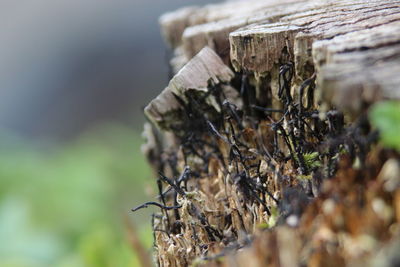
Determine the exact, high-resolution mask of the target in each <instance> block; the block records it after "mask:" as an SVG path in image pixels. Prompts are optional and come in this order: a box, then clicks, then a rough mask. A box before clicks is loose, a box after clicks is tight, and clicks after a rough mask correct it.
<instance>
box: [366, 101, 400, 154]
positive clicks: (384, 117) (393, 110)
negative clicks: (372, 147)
mask: <svg viewBox="0 0 400 267" xmlns="http://www.w3.org/2000/svg"><path fill="white" fill-rule="evenodd" d="M369 117H370V120H371V123H372V125H373V126H374V127H376V128H377V129H378V130H379V132H380V138H381V141H382V143H383V145H384V146H386V147H388V148H394V149H397V150H398V151H400V101H385V102H379V103H376V104H375V105H373V106H372V108H371V109H370V111H369Z"/></svg>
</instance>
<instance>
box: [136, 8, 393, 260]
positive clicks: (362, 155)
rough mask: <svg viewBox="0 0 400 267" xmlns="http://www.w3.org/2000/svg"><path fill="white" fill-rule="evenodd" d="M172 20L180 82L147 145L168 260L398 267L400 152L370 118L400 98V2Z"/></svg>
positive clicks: (169, 27)
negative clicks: (374, 109)
mask: <svg viewBox="0 0 400 267" xmlns="http://www.w3.org/2000/svg"><path fill="white" fill-rule="evenodd" d="M160 23H161V28H162V32H163V34H164V36H165V38H166V40H167V42H168V43H169V45H170V46H171V48H172V49H174V51H175V52H174V53H175V57H174V58H173V59H172V61H171V63H172V64H171V65H172V67H173V69H174V73H175V76H174V77H173V78H172V79H171V81H170V83H169V84H168V86H167V88H166V89H164V90H163V91H162V92H161V94H160V95H159V96H158V97H157V98H155V99H154V100H153V101H152V102H151V103H150V104H149V105H148V106H147V107H146V109H145V113H146V116H147V117H148V118H149V119H150V121H151V122H152V123H153V125H155V126H157V128H158V129H159V130H160V131H161V132H158V133H157V130H156V129H155V128H151V127H150V126H147V127H146V132H147V136H148V139H149V143H148V144H147V146H144V152H145V153H146V155H147V156H148V158H149V160H150V162H151V164H152V165H153V167H154V169H155V171H156V172H160V173H161V174H162V175H161V177H160V180H159V186H160V195H159V199H158V200H159V201H160V205H161V206H160V207H161V208H162V212H160V213H158V214H156V215H155V216H154V218H153V228H154V236H155V258H156V261H157V263H158V264H159V265H161V266H188V265H190V264H193V265H204V266H306V265H307V266H327V264H328V263H329V265H328V266H344V265H347V266H361V265H367V263H368V264H369V265H370V266H384V265H385V264H388V261H387V260H386V259H385V257H386V258H387V259H390V260H393V261H395V260H398V257H397V256H396V255H395V254H396V253H394V252H393V251H394V250H395V249H396V248H398V244H399V240H400V230H399V229H400V227H399V225H400V175H399V173H400V163H399V162H400V156H399V154H398V153H397V152H394V151H388V150H385V149H382V148H380V147H379V146H378V147H376V133H375V132H374V131H372V130H371V127H370V126H369V123H368V120H367V116H366V111H367V108H368V106H369V105H370V104H372V103H374V102H376V101H379V100H381V99H400V75H399V73H400V1H399V0H397V1H395V0H380V1H378V0H371V1H361V0H356V1H349V0H335V1H333V0H322V1H320V0H318V1H317V0H301V1H295V0H265V1H262V0H251V1H227V2H224V3H221V4H216V5H208V6H205V7H190V8H184V9H181V10H178V11H176V12H171V13H169V14H166V15H164V16H163V17H162V18H161V19H160ZM399 112H400V111H399ZM343 114H344V115H343ZM371 148H374V149H372V150H371ZM164 175H166V176H168V177H170V179H169V178H168V177H165V176H164ZM173 177H174V178H173ZM163 183H164V184H166V185H167V188H166V189H163V188H162V185H163ZM145 206H146V205H145ZM139 208H140V207H139ZM135 210H136V209H135ZM396 257H397V258H396ZM387 266H389V265H387Z"/></svg>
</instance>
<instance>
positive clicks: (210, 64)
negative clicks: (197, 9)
mask: <svg viewBox="0 0 400 267" xmlns="http://www.w3.org/2000/svg"><path fill="white" fill-rule="evenodd" d="M233 76H234V74H233V72H232V71H231V70H230V69H229V68H228V67H227V66H226V65H225V64H224V63H223V62H222V60H221V59H220V58H219V56H218V55H217V54H216V53H215V52H214V51H213V50H212V49H210V48H208V47H205V48H203V49H202V50H201V51H200V52H199V53H198V54H197V55H196V56H195V57H194V58H192V59H191V60H190V61H189V62H188V63H187V64H186V65H185V66H184V67H183V68H182V69H181V70H180V71H179V72H178V73H177V74H176V75H175V76H174V77H173V78H172V79H171V81H170V82H169V84H168V87H167V88H165V89H164V90H163V91H162V92H161V94H160V95H159V96H157V97H156V98H155V99H154V100H153V101H151V102H150V103H149V104H148V105H147V106H146V107H145V109H144V112H145V114H146V116H147V117H148V118H149V119H150V120H151V121H152V122H153V123H154V124H155V125H157V126H158V127H160V128H162V129H164V130H174V129H175V130H177V129H182V123H183V122H184V120H183V116H184V114H183V113H184V112H185V110H184V107H183V106H182V103H179V100H178V99H177V97H178V98H180V99H181V100H182V101H184V102H186V103H189V100H188V93H194V94H203V95H204V94H206V93H207V92H208V90H209V88H210V87H212V86H218V85H222V84H228V83H229V82H230V81H231V79H232V78H233ZM222 89H223V90H224V91H225V92H226V93H227V95H230V96H231V97H233V98H234V97H235V96H234V95H233V94H232V90H231V89H229V87H227V86H225V87H222ZM207 99H208V100H209V104H210V106H213V107H214V108H215V109H216V110H217V111H219V110H218V109H219V107H218V105H217V104H216V103H214V102H213V100H212V96H210V97H207ZM232 101H234V100H233V99H232Z"/></svg>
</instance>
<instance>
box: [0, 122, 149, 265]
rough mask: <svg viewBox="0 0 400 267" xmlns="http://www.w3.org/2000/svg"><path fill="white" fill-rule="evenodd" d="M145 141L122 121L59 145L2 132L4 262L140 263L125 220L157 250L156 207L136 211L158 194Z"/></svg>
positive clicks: (0, 261) (0, 255)
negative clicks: (153, 221)
mask: <svg viewBox="0 0 400 267" xmlns="http://www.w3.org/2000/svg"><path fill="white" fill-rule="evenodd" d="M141 143H142V139H141V138H140V136H139V135H138V133H137V132H135V131H134V130H132V129H128V128H126V127H122V126H117V125H104V126H102V127H96V128H95V129H92V130H90V131H88V132H86V133H83V134H82V135H81V136H80V137H79V138H77V139H76V140H74V141H71V142H69V143H65V144H63V145H62V146H59V147H54V146H51V147H47V148H46V146H43V145H41V144H36V145H35V144H32V142H31V141H27V140H23V139H18V138H16V137H15V136H13V137H11V136H5V135H3V136H2V137H1V144H0V149H1V150H0V151H1V153H0V266H2V267H6V266H10V267H11V266H13V267H16V266H21V267H22V266H24V267H25V266H32V267H33V266H38V267H39V266H78V267H79V266H137V265H138V262H137V259H136V255H135V253H134V252H133V251H132V249H131V247H130V244H129V242H128V236H127V233H126V229H125V227H124V225H125V224H124V217H126V216H128V217H129V218H130V219H132V218H133V219H134V223H135V224H136V225H139V226H140V227H139V228H138V232H139V233H140V238H141V240H142V242H143V244H144V245H145V246H146V247H147V248H150V247H151V243H152V235H151V233H150V225H149V221H150V215H149V210H142V211H140V214H139V213H138V214H136V215H137V216H131V213H130V212H129V210H130V208H132V207H134V206H136V205H138V204H140V203H141V202H144V201H146V200H147V199H148V198H149V197H148V196H147V195H146V190H147V192H148V193H149V194H151V195H154V193H153V192H152V185H153V179H152V177H151V173H150V170H149V167H148V166H147V164H146V163H145V161H144V159H143V157H142V156H141V155H140V144H141Z"/></svg>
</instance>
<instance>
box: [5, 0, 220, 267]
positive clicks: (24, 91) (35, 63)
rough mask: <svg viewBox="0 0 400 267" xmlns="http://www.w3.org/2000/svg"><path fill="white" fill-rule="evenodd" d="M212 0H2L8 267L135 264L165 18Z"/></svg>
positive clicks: (147, 239)
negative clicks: (146, 136)
mask: <svg viewBox="0 0 400 267" xmlns="http://www.w3.org/2000/svg"><path fill="white" fill-rule="evenodd" d="M210 2H215V1H212V0H112V1H110V0H57V1H54V0H35V1H31V0H19V1H14V0H0V266H2V267H3V266H4V267H11V266H12V267H16V266H21V267H33V266H35V267H36V266H38V267H39V266H40V267H43V266H74V267H75V266H77V267H79V266H137V265H138V260H137V255H136V253H135V251H134V250H133V249H132V247H131V244H130V242H129V234H128V232H129V225H131V226H132V225H134V226H136V228H137V232H138V236H140V239H141V241H142V243H143V244H144V246H145V247H146V249H149V250H150V247H151V243H152V236H151V232H150V223H149V221H150V212H152V211H154V210H152V209H151V208H149V209H148V210H142V211H140V212H138V213H136V214H132V213H130V212H129V210H130V208H132V207H135V206H137V205H139V204H141V203H142V202H145V201H148V200H151V199H152V196H154V195H155V194H156V192H155V190H154V186H153V184H154V179H153V178H154V177H153V174H152V172H151V171H150V169H149V167H148V165H147V163H146V161H145V160H144V158H143V157H142V155H141V154H140V145H141V143H142V142H143V140H142V139H141V137H140V132H141V130H142V124H143V122H144V116H143V115H142V108H143V107H144V106H145V105H146V104H147V103H148V102H149V101H150V100H151V99H152V98H153V97H155V96H156V95H157V94H158V93H159V92H160V91H161V89H163V88H164V87H165V85H166V84H167V82H168V80H167V77H168V68H167V63H166V62H167V61H166V55H167V53H168V50H167V48H166V46H165V45H164V43H163V41H162V38H161V35H160V31H159V26H158V17H159V16H160V15H161V14H162V13H164V12H166V11H171V10H175V9H177V8H178V7H181V6H187V5H204V4H206V3H210Z"/></svg>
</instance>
